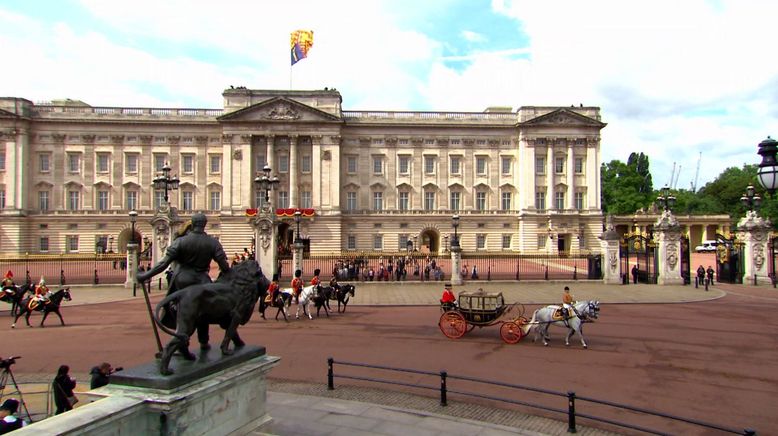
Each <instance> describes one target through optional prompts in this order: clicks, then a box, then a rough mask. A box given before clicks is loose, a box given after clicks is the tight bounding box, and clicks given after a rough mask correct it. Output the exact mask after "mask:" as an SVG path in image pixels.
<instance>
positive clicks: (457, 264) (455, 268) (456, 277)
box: [451, 214, 462, 285]
mask: <svg viewBox="0 0 778 436" xmlns="http://www.w3.org/2000/svg"><path fill="white" fill-rule="evenodd" d="M451 225H452V226H453V227H454V236H452V237H451V284H452V285H461V284H462V276H461V275H460V272H461V271H462V248H461V247H460V246H459V233H458V232H457V229H458V228H459V215H457V214H455V215H454V216H452V217H451Z"/></svg>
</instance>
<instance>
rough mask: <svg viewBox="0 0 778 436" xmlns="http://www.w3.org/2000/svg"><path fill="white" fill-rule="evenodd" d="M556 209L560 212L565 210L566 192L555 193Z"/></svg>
mask: <svg viewBox="0 0 778 436" xmlns="http://www.w3.org/2000/svg"><path fill="white" fill-rule="evenodd" d="M554 208H555V209H558V210H562V209H564V208H565V191H556V192H554Z"/></svg>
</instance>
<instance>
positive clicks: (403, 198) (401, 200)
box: [397, 191, 410, 210]
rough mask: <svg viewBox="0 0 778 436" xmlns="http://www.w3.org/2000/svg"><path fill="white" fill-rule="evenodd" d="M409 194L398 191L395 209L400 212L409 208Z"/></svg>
mask: <svg viewBox="0 0 778 436" xmlns="http://www.w3.org/2000/svg"><path fill="white" fill-rule="evenodd" d="M409 198H410V194H409V193H408V192H407V191H400V192H398V195H397V208H398V209H400V210H408V209H409V206H410V204H409V203H410V200H409Z"/></svg>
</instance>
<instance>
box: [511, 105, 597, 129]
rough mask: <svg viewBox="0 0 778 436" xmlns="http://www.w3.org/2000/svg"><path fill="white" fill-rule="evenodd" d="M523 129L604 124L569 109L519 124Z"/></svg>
mask: <svg viewBox="0 0 778 436" xmlns="http://www.w3.org/2000/svg"><path fill="white" fill-rule="evenodd" d="M520 125H521V126H523V127H529V126H560V125H561V126H570V127H579V126H580V127H599V128H603V127H605V126H606V124H605V123H603V122H601V121H598V120H595V119H594V118H591V117H587V116H586V115H581V114H579V113H577V112H575V111H571V110H569V109H564V108H563V109H557V110H555V111H553V112H549V113H547V114H545V115H541V116H539V117H537V118H533V119H531V120H527V121H525V122H523V123H520Z"/></svg>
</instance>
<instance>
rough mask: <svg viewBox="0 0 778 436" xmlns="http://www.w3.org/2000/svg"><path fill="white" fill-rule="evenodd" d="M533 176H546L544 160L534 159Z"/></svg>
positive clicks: (542, 158) (541, 158)
mask: <svg viewBox="0 0 778 436" xmlns="http://www.w3.org/2000/svg"><path fill="white" fill-rule="evenodd" d="M535 174H546V158H544V157H536V158H535Z"/></svg>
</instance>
